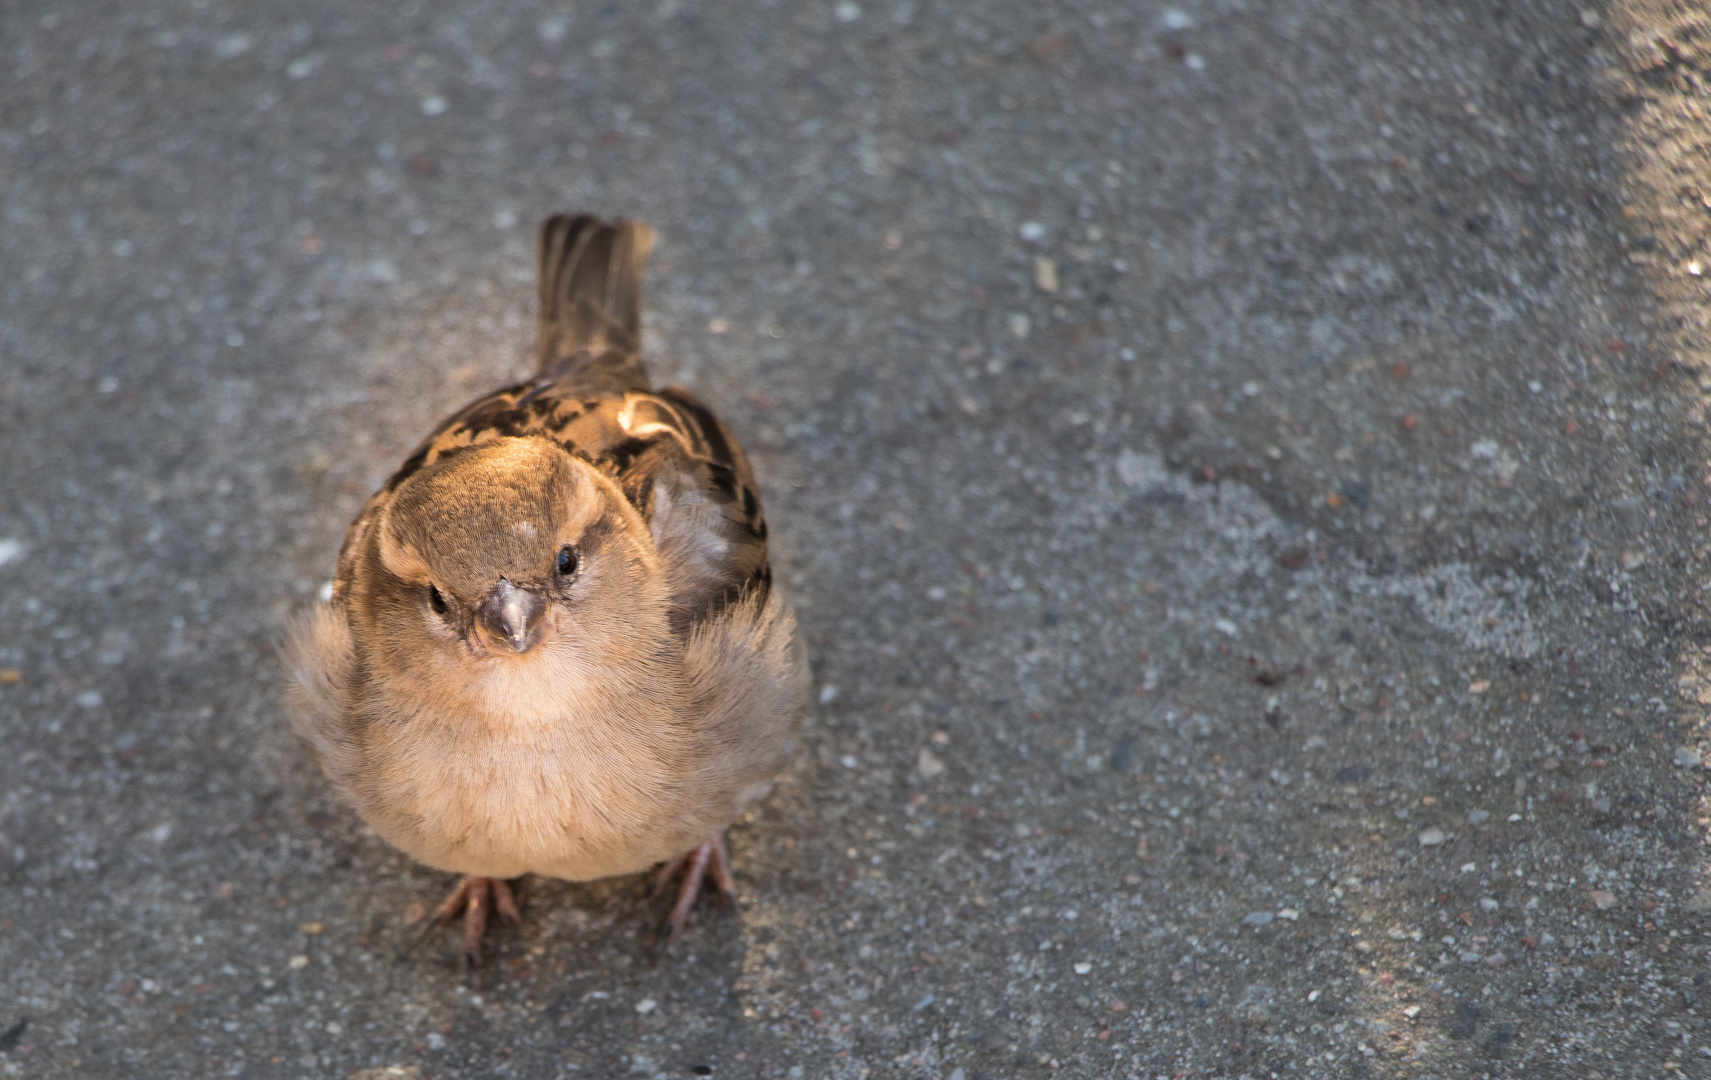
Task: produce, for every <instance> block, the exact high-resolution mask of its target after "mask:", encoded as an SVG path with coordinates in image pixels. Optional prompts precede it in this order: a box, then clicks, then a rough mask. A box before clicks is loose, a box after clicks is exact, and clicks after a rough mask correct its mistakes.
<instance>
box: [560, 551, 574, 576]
mask: <svg viewBox="0 0 1711 1080" xmlns="http://www.w3.org/2000/svg"><path fill="white" fill-rule="evenodd" d="M557 568H558V572H559V576H561V577H569V576H570V575H572V574H574V573H576V549H575V548H574V547H572V546H570V545H569V544H566V545H565V546H564V547H561V548H559V549H558V564H557Z"/></svg>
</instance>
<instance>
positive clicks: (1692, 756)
mask: <svg viewBox="0 0 1711 1080" xmlns="http://www.w3.org/2000/svg"><path fill="white" fill-rule="evenodd" d="M5 561H6V560H5V559H4V558H3V557H0V563H4V562H5ZM1675 763H1676V764H1677V765H1680V766H1681V767H1682V768H1684V769H1697V768H1699V766H1701V765H1703V764H1705V761H1704V759H1703V758H1701V757H1700V756H1699V751H1697V750H1695V749H1694V748H1693V747H1691V746H1678V747H1676V748H1675Z"/></svg>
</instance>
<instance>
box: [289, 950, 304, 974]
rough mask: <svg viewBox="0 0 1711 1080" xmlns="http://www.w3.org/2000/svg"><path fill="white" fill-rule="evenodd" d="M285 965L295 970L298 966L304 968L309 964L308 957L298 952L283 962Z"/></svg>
mask: <svg viewBox="0 0 1711 1080" xmlns="http://www.w3.org/2000/svg"><path fill="white" fill-rule="evenodd" d="M285 966H286V967H288V968H290V969H291V970H293V971H296V970H297V969H298V968H306V967H308V966H309V958H308V957H307V956H304V955H303V954H302V953H298V954H297V955H296V956H293V957H292V958H291V959H289V960H287V961H286V962H285Z"/></svg>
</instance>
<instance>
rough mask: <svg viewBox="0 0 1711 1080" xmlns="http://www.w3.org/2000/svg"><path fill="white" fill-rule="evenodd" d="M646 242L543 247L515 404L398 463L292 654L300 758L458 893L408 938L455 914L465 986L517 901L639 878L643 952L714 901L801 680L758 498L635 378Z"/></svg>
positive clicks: (674, 401)
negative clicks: (648, 914)
mask: <svg viewBox="0 0 1711 1080" xmlns="http://www.w3.org/2000/svg"><path fill="white" fill-rule="evenodd" d="M654 236H655V234H654V230H653V229H651V228H649V227H648V226H646V225H643V224H641V223H639V222H633V221H614V222H611V223H606V222H602V221H599V220H597V219H595V218H593V217H589V216H586V215H574V216H573V215H563V214H561V215H556V216H554V217H551V218H548V219H547V220H546V222H545V223H544V224H542V226H541V228H540V231H539V234H538V239H537V245H536V260H537V267H538V272H539V304H540V312H539V318H538V323H537V328H536V332H537V333H536V336H537V365H536V372H535V375H534V377H533V378H531V379H529V380H528V381H526V382H522V383H518V384H516V385H512V386H507V387H505V388H503V389H501V390H498V391H495V392H494V393H491V394H488V395H487V396H485V397H482V398H480V399H479V400H477V401H474V402H472V403H471V404H469V405H468V406H466V407H464V408H463V409H461V410H459V411H458V412H456V413H454V414H453V415H452V416H451V417H449V418H448V419H446V420H445V421H443V422H442V423H441V424H440V425H439V426H438V427H437V428H436V429H435V430H434V431H433V433H432V434H430V435H429V436H428V437H427V438H426V439H425V440H424V441H423V442H422V443H421V444H420V445H419V446H418V447H417V448H416V449H415V451H414V452H413V453H411V454H410V456H409V457H407V458H406V459H405V460H404V463H403V464H402V465H401V466H400V467H399V469H398V471H397V472H395V473H393V475H392V477H391V479H389V480H387V481H386V484H385V485H384V486H383V487H381V489H380V490H379V491H377V492H375V493H374V495H373V496H372V497H371V498H370V499H369V500H368V502H367V504H366V505H364V506H363V508H362V512H361V513H359V514H358V515H357V517H356V520H355V521H354V522H352V524H351V526H350V528H349V529H348V530H347V531H346V533H345V538H344V544H343V547H342V549H341V550H340V553H339V558H338V566H337V571H336V573H335V576H334V579H333V587H332V596H331V599H330V600H329V601H327V602H325V603H322V604H319V605H317V606H316V607H314V609H313V610H311V611H309V612H307V613H305V614H304V615H302V616H300V617H299V618H298V619H297V620H296V622H295V623H294V624H293V625H291V626H290V627H289V628H288V633H287V641H286V648H285V650H284V654H285V657H286V665H287V669H288V672H289V675H290V678H289V680H288V684H287V695H288V698H289V702H288V704H289V712H290V715H291V723H292V730H293V732H294V733H295V735H296V737H297V739H298V741H299V742H300V743H301V744H302V746H303V747H304V748H305V750H306V751H307V753H308V756H309V757H310V758H312V759H313V760H314V762H315V763H316V765H318V766H319V768H320V770H321V771H322V773H324V774H325V776H326V778H327V780H328V781H329V782H330V783H331V785H332V788H333V789H334V791H335V793H336V794H337V795H338V796H339V797H340V798H341V799H342V800H343V801H344V802H346V803H347V804H348V805H350V806H351V807H352V808H354V809H355V810H356V812H357V813H358V814H359V815H361V817H362V819H363V820H364V821H366V822H367V823H368V824H369V826H370V827H372V828H373V829H374V831H375V832H377V833H378V834H380V836H381V837H382V838H384V839H385V840H386V841H387V842H389V843H391V844H392V845H393V846H395V847H397V848H398V849H399V850H401V851H403V852H404V853H405V854H407V855H409V856H410V857H411V858H414V859H416V860H417V861H419V862H421V863H424V864H426V865H427V866H430V867H434V868H436V869H439V870H444V871H449V872H451V873H455V874H461V875H462V879H461V881H460V882H459V884H458V885H457V887H456V889H454V890H453V892H452V894H451V896H450V897H448V898H447V899H446V901H445V902H444V903H443V904H441V905H440V906H439V908H438V910H436V911H435V913H434V916H433V918H432V920H430V923H429V925H430V927H438V926H444V925H446V924H448V923H449V922H451V921H452V920H453V919H455V918H456V917H457V916H458V915H459V914H460V913H461V914H462V915H463V918H464V927H463V955H464V958H465V960H466V962H467V964H468V965H469V967H470V969H471V970H473V969H474V968H476V967H478V966H479V965H480V960H481V941H482V936H483V933H484V931H485V928H486V925H487V923H488V920H489V916H490V914H491V913H492V912H494V911H497V912H498V913H499V914H500V915H501V916H503V917H505V918H506V919H508V920H510V921H512V922H515V921H517V919H518V911H517V904H516V900H515V896H514V894H513V892H512V890H511V887H510V885H509V883H508V882H509V881H510V880H511V879H515V878H517V877H520V876H521V875H524V874H531V873H532V874H540V875H545V876H548V877H555V878H562V879H565V880H568V881H589V880H593V879H597V878H607V877H613V876H616V875H623V874H632V873H636V872H638V871H642V870H645V869H647V868H649V867H652V866H655V865H656V864H657V865H659V871H658V874H657V875H656V877H655V879H654V891H657V890H659V889H662V888H664V887H666V886H668V885H669V884H670V883H671V882H672V881H673V880H677V881H678V882H679V887H678V890H677V894H676V901H675V903H674V904H673V905H672V908H671V914H670V916H669V918H668V919H667V921H666V925H665V928H664V931H663V933H662V935H661V940H662V944H663V943H664V942H669V941H670V940H672V939H674V938H675V937H677V936H678V935H679V934H680V933H681V932H682V931H683V928H684V925H685V921H686V920H687V919H688V917H689V914H690V911H691V909H692V908H693V906H694V904H695V901H696V899H697V897H698V896H699V894H700V893H701V891H702V888H703V884H704V883H705V882H706V881H707V880H708V879H709V878H710V879H711V882H712V884H713V885H714V886H716V888H717V890H718V892H719V893H720V894H721V895H722V896H723V898H724V899H725V900H726V901H728V902H734V901H735V898H736V886H735V883H734V881H733V879H732V876H731V867H730V857H729V855H728V853H727V851H726V847H725V842H724V831H725V829H726V827H727V826H729V825H730V824H731V823H732V822H733V821H735V820H736V819H737V818H738V817H739V816H740V815H741V814H742V813H743V812H744V811H745V809H746V808H747V807H748V806H750V805H751V804H752V803H753V802H754V801H756V800H757V799H759V798H761V797H762V796H763V795H765V793H766V792H767V791H768V789H769V788H770V785H771V784H772V782H773V781H774V780H775V779H776V778H777V777H778V775H779V774H780V773H782V772H783V771H784V770H786V769H787V768H788V766H789V765H790V763H791V761H792V759H793V757H794V756H795V751H796V742H797V736H798V733H799V730H800V727H801V721H802V716H803V714H804V711H805V705H806V686H807V665H806V658H805V652H804V649H803V646H802V642H801V639H800V637H799V635H798V632H797V626H796V619H795V616H794V614H793V612H792V609H791V605H790V603H789V600H788V598H787V597H786V596H785V595H784V593H783V591H782V590H781V589H780V587H779V585H778V584H777V583H775V582H774V581H773V579H772V573H771V570H770V566H769V564H768V561H767V529H766V519H765V517H764V515H763V513H762V510H761V499H760V493H759V491H758V490H757V488H756V485H755V478H754V471H753V470H752V469H751V468H750V467H749V462H748V459H747V457H745V456H744V454H743V450H742V447H741V446H740V445H739V444H738V442H737V440H736V438H735V436H733V435H732V434H731V431H730V429H729V428H727V427H726V426H725V425H724V424H723V423H721V422H720V421H719V419H718V418H717V417H715V416H714V415H713V413H712V412H710V411H709V410H708V409H707V407H706V406H705V405H703V404H702V403H701V402H700V401H698V400H696V398H695V396H694V395H692V394H691V393H689V391H687V390H684V389H681V388H679V387H675V386H674V387H667V388H665V389H659V390H655V389H652V388H651V384H650V382H649V379H648V375H647V370H646V368H645V367H644V365H643V363H642V356H641V295H642V275H643V270H644V268H645V265H646V263H647V258H648V254H649V252H650V251H651V250H652V247H653V243H654Z"/></svg>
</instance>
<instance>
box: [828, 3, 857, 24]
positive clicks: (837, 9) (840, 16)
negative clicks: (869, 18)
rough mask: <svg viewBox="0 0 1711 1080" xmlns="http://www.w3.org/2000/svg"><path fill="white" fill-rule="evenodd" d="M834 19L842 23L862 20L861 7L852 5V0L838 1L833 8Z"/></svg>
mask: <svg viewBox="0 0 1711 1080" xmlns="http://www.w3.org/2000/svg"><path fill="white" fill-rule="evenodd" d="M832 18H834V19H836V20H838V21H839V22H841V23H852V22H855V21H856V20H857V19H859V18H861V5H860V4H856V3H852V2H851V0H838V3H837V5H836V6H834V7H833V8H832Z"/></svg>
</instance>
